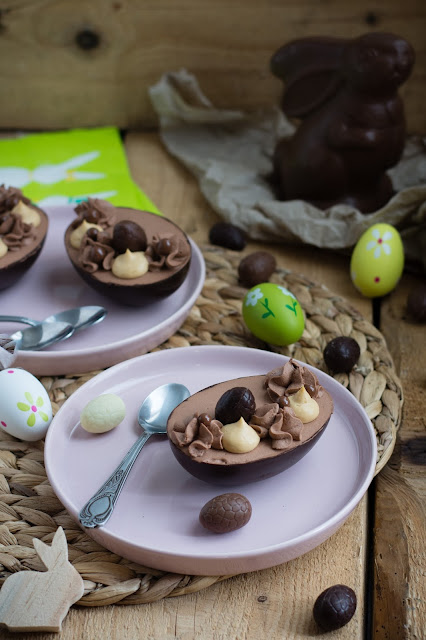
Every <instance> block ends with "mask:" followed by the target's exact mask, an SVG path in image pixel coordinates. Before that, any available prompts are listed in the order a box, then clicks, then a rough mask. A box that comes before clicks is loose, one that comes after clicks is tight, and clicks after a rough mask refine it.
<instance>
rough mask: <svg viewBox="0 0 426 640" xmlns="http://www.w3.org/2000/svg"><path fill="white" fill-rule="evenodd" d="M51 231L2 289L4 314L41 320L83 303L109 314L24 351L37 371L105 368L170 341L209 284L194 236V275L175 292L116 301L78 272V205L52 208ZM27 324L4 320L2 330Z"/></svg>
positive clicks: (24, 361)
mask: <svg viewBox="0 0 426 640" xmlns="http://www.w3.org/2000/svg"><path fill="white" fill-rule="evenodd" d="M46 212H47V214H48V216H49V231H48V234H47V239H46V243H45V245H44V247H43V250H42V252H41V254H40V256H39V258H38V260H37V261H36V263H35V264H34V266H33V267H32V268H31V270H29V271H28V273H26V274H25V276H24V277H23V278H22V280H20V281H19V282H18V284H17V285H16V287H13V288H11V289H6V290H5V291H0V313H1V314H3V315H6V314H8V315H21V316H27V317H29V318H34V319H35V320H42V319H43V318H47V317H48V316H50V315H51V314H52V313H57V312H58V311H63V310H64V309H70V308H72V307H76V306H79V305H86V304H88V305H101V306H103V307H106V309H107V310H108V315H107V317H106V318H105V320H103V322H101V323H100V324H98V325H94V326H93V327H90V328H88V329H85V330H83V331H80V332H79V333H76V334H75V335H73V336H72V337H71V338H70V339H69V340H65V341H63V342H60V343H57V344H56V345H52V346H51V347H49V348H48V349H44V350H43V351H26V352H25V351H22V352H21V353H20V355H19V357H18V359H17V361H16V362H15V365H16V366H18V367H23V368H24V369H27V370H28V371H31V373H33V374H35V375H58V374H71V373H83V372H85V371H93V370H95V369H104V368H105V367H109V366H111V365H113V364H116V363H117V362H121V361H122V360H125V359H127V358H132V357H133V356H136V355H140V354H142V353H146V352H147V351H150V350H151V349H153V348H154V347H156V346H158V345H159V344H161V343H162V342H164V340H167V338H169V337H170V336H171V335H173V334H174V333H175V331H177V329H178V328H179V327H180V326H181V324H182V323H183V322H184V320H185V318H186V316H187V315H188V313H189V311H190V310H191V307H192V306H193V305H194V303H195V301H196V299H197V297H198V295H199V293H200V291H201V289H202V286H203V283H204V276H205V265H204V260H203V256H202V254H201V252H200V250H199V249H198V247H197V246H196V245H195V244H194V242H192V241H191V247H192V260H191V265H190V268H189V272H188V275H187V277H186V279H185V281H184V282H183V284H182V285H181V286H180V287H179V289H178V290H177V291H175V292H174V293H173V294H172V295H170V296H168V297H167V298H161V299H159V300H158V301H155V302H150V303H149V304H148V305H147V306H146V307H142V308H133V307H125V306H121V305H119V304H116V303H114V302H112V301H111V300H109V299H108V298H104V297H103V296H101V295H100V294H98V293H97V292H96V291H93V289H91V288H90V287H89V286H88V285H87V284H86V283H85V282H84V281H83V280H82V279H81V278H80V277H79V276H78V275H77V273H76V272H75V271H74V268H73V266H72V265H71V263H70V261H69V259H68V257H67V255H66V251H65V247H64V240H63V237H64V233H65V229H66V227H67V226H68V224H69V223H70V221H72V220H73V219H74V218H75V213H74V211H73V209H72V207H56V208H53V207H52V208H50V209H49V208H46ZM23 328H24V325H22V324H20V325H17V324H10V323H5V322H1V323H0V333H13V331H15V330H16V329H23Z"/></svg>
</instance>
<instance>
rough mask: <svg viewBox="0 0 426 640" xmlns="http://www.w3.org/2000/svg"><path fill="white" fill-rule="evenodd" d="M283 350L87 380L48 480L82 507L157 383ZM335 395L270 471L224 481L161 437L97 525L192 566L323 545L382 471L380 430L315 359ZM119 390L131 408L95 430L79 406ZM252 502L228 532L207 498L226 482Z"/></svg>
mask: <svg viewBox="0 0 426 640" xmlns="http://www.w3.org/2000/svg"><path fill="white" fill-rule="evenodd" d="M286 360H287V358H285V357H284V356H281V355H279V354H276V353H270V352H267V351H261V350H257V349H249V348H245V347H227V346H200V347H188V348H180V349H170V350H165V351H159V352H155V353H150V354H146V355H144V356H140V357H138V358H133V359H131V360H128V361H126V362H124V363H122V364H119V365H116V366H114V367H112V368H110V369H108V370H107V371H104V372H103V373H101V374H99V375H98V376H96V377H95V378H92V380H90V381H89V382H87V383H86V384H85V385H84V386H83V387H81V388H80V389H79V390H78V391H76V392H75V393H74V394H73V395H72V396H71V397H70V398H69V400H67V402H66V403H65V404H64V405H63V407H62V408H61V409H60V411H59V412H58V414H57V415H56V417H55V418H54V420H53V422H52V424H51V426H50V428H49V431H48V435H47V439H46V447H45V464H46V470H47V473H48V477H49V480H50V482H51V484H52V486H53V488H54V490H55V492H56V494H57V495H58V497H59V499H60V500H61V502H62V503H63V504H64V506H65V507H66V508H67V509H68V511H69V512H70V513H71V515H72V516H73V517H74V518H75V519H78V513H79V511H80V509H81V508H82V507H83V505H84V504H85V503H86V501H87V500H88V499H89V498H90V496H91V495H93V493H94V492H95V491H96V490H97V489H98V488H99V486H100V485H101V484H103V482H104V481H105V480H106V478H107V477H108V476H109V475H110V473H111V472H112V471H113V469H114V468H115V467H116V466H117V464H118V463H119V462H120V460H121V458H122V457H123V456H124V454H125V453H126V452H127V450H128V449H129V448H130V446H131V445H132V444H133V442H134V441H135V440H136V438H137V437H138V436H139V435H140V433H141V431H140V427H139V426H138V423H137V414H138V410H139V407H140V405H141V403H142V401H143V400H144V398H145V397H146V396H147V395H148V394H149V393H150V392H151V391H152V390H153V389H154V388H155V387H157V386H159V385H162V384H165V383H167V382H176V381H177V382H181V383H183V384H185V385H186V386H187V387H188V388H189V390H190V391H191V393H194V392H195V391H199V390H200V389H201V388H204V387H207V386H209V385H211V384H214V383H216V382H221V381H223V380H228V379H232V378H237V377H241V376H249V375H256V374H262V373H266V372H267V371H270V370H271V369H273V368H275V367H277V366H279V365H280V364H284V362H285V361H286ZM315 371H316V373H317V376H318V378H319V380H320V383H321V384H322V385H323V386H324V387H325V388H327V389H328V391H329V392H330V393H331V395H332V396H333V399H334V403H335V412H334V414H333V415H332V417H331V420H330V423H329V425H328V427H327V429H326V431H325V432H324V434H323V436H322V437H321V438H320V440H319V441H318V442H317V444H316V445H315V446H314V447H313V448H312V450H311V451H310V452H309V453H308V454H307V455H306V456H305V457H304V458H303V459H302V460H301V461H300V462H298V463H297V464H296V465H294V466H293V467H291V468H290V469H288V470H286V471H284V472H283V473H281V474H280V475H277V476H275V477H273V478H270V479H268V480H263V481H261V482H257V483H254V484H248V485H245V486H238V487H232V489H231V488H227V487H217V486H213V485H208V484H205V483H203V482H201V481H198V480H196V479H195V478H193V477H192V476H190V475H188V474H187V472H186V471H184V470H183V469H182V468H181V467H180V466H179V464H178V463H177V462H176V460H175V458H174V456H173V454H172V452H171V449H170V445H169V443H168V441H167V440H166V439H165V438H164V437H161V436H157V437H156V439H154V438H151V439H150V440H149V441H148V442H147V444H146V445H145V447H144V449H142V451H141V453H140V455H139V457H138V459H137V461H136V463H135V466H134V467H133V469H132V471H131V473H130V475H129V477H128V479H127V482H126V484H125V486H124V489H123V492H122V494H121V496H120V498H119V500H118V503H117V505H116V508H115V511H114V513H113V515H112V516H111V518H110V520H109V521H108V522H107V523H106V525H105V526H104V527H100V528H97V529H90V530H87V533H88V534H89V535H90V536H92V537H93V538H94V539H95V540H96V541H98V542H99V543H100V544H102V545H103V546H104V547H106V548H107V549H110V550H111V551H113V552H115V553H117V554H119V555H122V556H124V557H126V558H129V559H131V560H133V561H135V562H138V563H140V564H143V565H146V566H150V567H154V568H157V569H161V570H164V571H172V572H177V573H184V574H198V575H221V574H236V573H242V572H246V571H254V570H257V569H264V568H266V567H270V566H274V565H277V564H280V563H282V562H286V561H288V560H291V559H293V558H295V557H297V556H300V555H302V554H303V553H306V552H307V551H309V550H311V549H313V548H314V547H316V546H317V545H319V544H320V543H321V542H323V541H324V540H325V539H326V538H328V537H329V536H330V535H331V534H332V533H334V532H335V531H336V530H337V529H338V527H340V526H341V525H342V524H343V522H344V521H345V520H346V518H347V517H348V516H349V514H350V513H351V511H352V510H353V509H354V507H355V506H356V505H357V503H358V502H359V500H360V499H361V497H362V496H363V495H364V493H365V491H366V490H367V488H368V486H369V484H370V481H371V479H372V477H373V474H374V469H375V462H376V439H375V435H374V432H373V428H372V426H371V423H370V420H369V418H368V416H367V415H366V413H365V411H364V409H363V408H362V406H361V405H360V404H359V403H358V401H357V400H356V399H355V398H354V396H352V395H351V393H350V392H349V391H347V390H346V389H345V388H344V387H342V386H341V385H340V384H339V383H338V382H336V381H335V380H334V379H333V378H331V377H329V376H327V375H326V374H325V373H323V372H321V371H317V370H315ZM102 393H115V394H118V395H119V396H121V397H122V398H123V400H124V402H125V404H126V408H127V415H126V418H125V419H124V421H123V422H122V423H121V424H120V425H119V426H118V427H117V428H116V429H114V430H113V431H110V432H108V433H105V434H98V435H92V434H89V433H87V432H86V431H84V430H83V429H82V427H81V426H80V423H79V416H80V412H81V410H82V408H83V407H84V406H85V404H87V402H88V401H89V400H91V399H92V398H94V397H96V396H98V395H100V394H102ZM228 490H230V491H237V492H239V493H242V494H244V495H245V496H246V497H247V498H248V499H249V500H250V502H251V504H252V508H253V515H252V517H251V520H250V521H249V523H248V524H247V525H246V526H245V527H243V528H242V529H239V530H237V531H234V532H232V533H228V534H223V535H218V534H214V533H210V532H209V531H206V530H205V529H203V528H202V527H201V525H200V524H199V522H198V516H199V512H200V509H201V507H202V506H203V505H204V504H205V503H206V502H207V501H208V500H210V499H211V498H213V497H214V496H216V495H218V494H220V493H225V492H226V491H228Z"/></svg>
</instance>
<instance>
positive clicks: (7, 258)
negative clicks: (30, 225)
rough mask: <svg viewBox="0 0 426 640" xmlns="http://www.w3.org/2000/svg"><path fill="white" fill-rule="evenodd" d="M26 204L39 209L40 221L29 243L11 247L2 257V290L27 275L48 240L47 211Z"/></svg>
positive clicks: (0, 262) (0, 282) (0, 265)
mask: <svg viewBox="0 0 426 640" xmlns="http://www.w3.org/2000/svg"><path fill="white" fill-rule="evenodd" d="M26 206H27V207H29V208H30V209H34V210H35V211H37V213H38V214H39V216H40V223H39V225H38V226H37V227H36V228H35V237H34V238H32V239H31V241H30V242H28V244H23V245H22V246H21V247H19V248H17V249H16V250H11V249H9V250H8V251H7V253H6V254H5V255H3V256H2V257H0V290H3V289H8V288H9V287H11V286H13V285H14V284H15V283H16V282H18V280H20V279H21V278H22V276H23V275H25V273H26V272H27V271H28V269H30V267H31V266H32V265H33V264H34V262H35V261H36V260H37V258H38V256H39V255H40V252H41V250H42V248H43V245H44V241H45V240H46V235H47V230H48V226H49V220H48V217H47V215H46V213H45V212H44V211H43V210H42V209H40V208H39V207H36V206H35V205H33V204H27V205H26ZM3 215H4V214H3ZM0 239H1V235H0Z"/></svg>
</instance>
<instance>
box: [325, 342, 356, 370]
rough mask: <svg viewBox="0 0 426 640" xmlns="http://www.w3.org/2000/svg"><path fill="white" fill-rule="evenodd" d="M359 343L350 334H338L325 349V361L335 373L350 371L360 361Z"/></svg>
mask: <svg viewBox="0 0 426 640" xmlns="http://www.w3.org/2000/svg"><path fill="white" fill-rule="evenodd" d="M360 353H361V350H360V348H359V344H358V342H357V341H356V340H354V339H353V338H350V337H349V336H337V337H336V338H333V339H332V340H330V342H328V344H327V345H326V347H325V349H324V354H323V355H324V361H325V364H326V365H327V367H328V368H329V369H330V370H331V371H333V372H334V373H349V371H351V369H352V368H353V367H354V366H355V364H356V363H357V362H358V359H359V356H360Z"/></svg>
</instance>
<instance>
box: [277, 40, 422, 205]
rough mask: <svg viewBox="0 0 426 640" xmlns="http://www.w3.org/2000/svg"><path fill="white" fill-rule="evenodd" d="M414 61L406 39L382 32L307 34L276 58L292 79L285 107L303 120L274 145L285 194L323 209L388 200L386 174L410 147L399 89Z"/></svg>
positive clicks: (389, 189)
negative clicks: (350, 35)
mask: <svg viewBox="0 0 426 640" xmlns="http://www.w3.org/2000/svg"><path fill="white" fill-rule="evenodd" d="M414 58H415V54H414V50H413V48H412V47H411V45H410V44H409V43H408V42H407V41H406V40H404V39H403V38H401V37H400V36H397V35H394V34H391V33H382V32H372V33H366V34H364V35H361V36H359V37H357V38H353V39H344V38H332V37H322V36H319V37H308V38H301V39H299V40H293V41H291V42H289V43H287V44H286V45H284V46H283V47H281V48H280V49H279V50H278V51H277V52H276V53H275V54H274V55H273V57H272V59H271V71H272V73H273V74H274V75H275V76H277V77H278V78H280V79H281V80H283V82H284V83H285V91H284V95H283V98H282V103H281V106H282V109H283V111H284V113H285V114H286V115H287V116H288V117H289V118H299V119H301V124H300V125H299V127H298V129H297V130H296V133H295V134H294V135H293V136H292V137H291V138H287V139H286V138H284V139H283V140H281V141H279V142H278V144H277V146H276V149H275V154H274V160H273V164H274V177H273V179H274V182H275V183H276V185H277V187H278V191H279V198H280V199H282V200H296V199H301V200H305V201H307V202H311V203H312V204H314V205H316V206H318V207H319V208H320V209H326V208H328V207H331V206H332V205H334V204H339V203H346V204H349V205H352V206H354V207H355V208H357V209H358V210H359V211H361V212H363V213H369V212H372V211H376V210H378V209H380V208H381V207H382V206H384V205H385V204H386V202H387V201H388V200H389V199H390V198H391V197H392V195H393V193H394V192H393V186H392V183H391V180H390V178H389V176H388V175H387V173H386V172H387V170H388V169H390V168H391V167H393V166H394V165H396V164H397V162H398V161H399V159H400V158H401V155H402V152H403V149H404V145H405V135H406V125H405V117H404V105H403V102H402V100H401V98H400V97H399V95H398V88H399V87H400V86H401V85H402V84H403V83H404V82H405V81H406V80H407V78H408V77H409V75H410V73H411V70H412V67H413V64H414Z"/></svg>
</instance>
